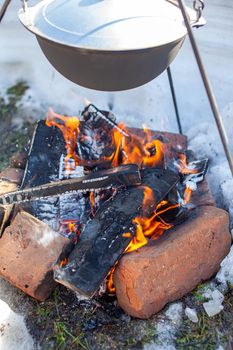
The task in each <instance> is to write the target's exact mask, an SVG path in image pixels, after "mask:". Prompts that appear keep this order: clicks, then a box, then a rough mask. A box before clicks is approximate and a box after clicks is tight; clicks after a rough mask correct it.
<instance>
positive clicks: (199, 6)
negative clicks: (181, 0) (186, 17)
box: [193, 0, 205, 20]
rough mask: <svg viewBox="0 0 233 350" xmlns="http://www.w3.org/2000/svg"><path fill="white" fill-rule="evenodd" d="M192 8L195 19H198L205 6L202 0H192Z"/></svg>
mask: <svg viewBox="0 0 233 350" xmlns="http://www.w3.org/2000/svg"><path fill="white" fill-rule="evenodd" d="M193 8H194V10H195V11H196V13H197V20H199V19H200V18H201V16H202V11H203V10H204V8H205V3H204V0H194V1H193Z"/></svg>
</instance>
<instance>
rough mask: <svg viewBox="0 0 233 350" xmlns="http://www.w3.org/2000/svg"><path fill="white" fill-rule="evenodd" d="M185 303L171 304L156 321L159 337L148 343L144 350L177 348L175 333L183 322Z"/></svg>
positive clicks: (171, 349)
mask: <svg viewBox="0 0 233 350" xmlns="http://www.w3.org/2000/svg"><path fill="white" fill-rule="evenodd" d="M182 316H183V305H182V303H181V302H178V303H172V304H170V305H169V306H168V307H167V309H166V310H165V311H164V312H163V313H162V317H160V319H159V320H158V321H157V322H156V324H155V328H156V334H157V337H158V338H157V339H156V341H155V342H153V343H149V344H146V345H145V346H144V348H143V350H175V345H174V340H175V335H176V332H177V330H178V329H179V327H180V326H181V323H182Z"/></svg>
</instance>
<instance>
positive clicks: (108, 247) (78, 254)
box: [54, 168, 178, 296]
mask: <svg viewBox="0 0 233 350" xmlns="http://www.w3.org/2000/svg"><path fill="white" fill-rule="evenodd" d="M177 181H178V176H177V175H176V174H175V173H174V172H172V171H169V170H160V169H154V168H152V169H145V170H143V173H142V184H141V185H140V186H135V187H131V188H128V189H126V190H124V191H121V192H118V193H117V194H116V196H115V197H114V198H112V199H111V200H109V201H107V202H105V203H104V204H103V205H102V206H101V207H100V208H99V210H98V211H97V213H96V215H95V217H94V219H93V220H91V221H89V222H88V223H87V224H86V226H85V228H84V230H83V231H82V233H81V235H80V239H79V241H78V243H77V245H76V246H75V248H74V250H73V251H72V252H71V254H70V255H69V257H68V263H67V264H66V265H65V266H63V267H60V266H59V264H57V266H56V268H55V271H54V278H55V279H56V280H57V281H58V282H60V283H62V284H64V285H66V286H68V287H69V288H71V289H73V290H75V291H78V292H79V293H82V294H84V295H87V296H93V295H94V293H95V292H96V291H97V290H98V288H99V286H100V284H101V283H102V282H103V280H104V279H105V277H106V276H107V274H108V272H109V270H110V269H111V268H112V267H113V266H114V264H115V263H116V261H117V260H118V259H119V258H120V257H121V255H122V254H123V252H124V251H125V249H126V247H127V246H128V244H129V242H130V241H131V239H132V238H133V236H134V235H135V231H136V229H135V226H134V224H133V222H132V220H133V219H134V218H135V217H136V216H140V215H145V216H147V217H149V216H150V215H151V214H152V213H153V211H154V208H155V206H156V204H158V203H159V202H160V201H161V200H162V199H163V198H164V197H165V196H166V195H167V194H168V192H169V191H170V190H171V189H172V188H173V187H174V186H175V184H176V183H177ZM145 186H147V187H150V188H151V189H152V191H153V194H154V199H153V201H152V202H151V205H150V206H147V211H146V212H143V208H142V204H143V199H144V191H145ZM128 232H129V233H130V234H131V238H129V237H125V236H123V233H128Z"/></svg>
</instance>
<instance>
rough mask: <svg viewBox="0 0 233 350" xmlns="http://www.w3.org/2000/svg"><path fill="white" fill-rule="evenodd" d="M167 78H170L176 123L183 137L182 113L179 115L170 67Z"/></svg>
mask: <svg viewBox="0 0 233 350" xmlns="http://www.w3.org/2000/svg"><path fill="white" fill-rule="evenodd" d="M167 76H168V81H169V85H170V89H171V94H172V100H173V105H174V109H175V113H176V121H177V125H178V130H179V133H180V134H181V135H183V131H182V126H181V121H180V113H179V109H178V104H177V99H176V93H175V88H174V83H173V79H172V72H171V68H170V66H169V67H167Z"/></svg>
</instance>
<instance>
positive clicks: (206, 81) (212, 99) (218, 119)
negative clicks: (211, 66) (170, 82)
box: [178, 0, 233, 176]
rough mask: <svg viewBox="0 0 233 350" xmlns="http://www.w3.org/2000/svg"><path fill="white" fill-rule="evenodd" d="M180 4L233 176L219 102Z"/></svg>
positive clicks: (231, 161) (232, 162) (181, 1)
mask: <svg viewBox="0 0 233 350" xmlns="http://www.w3.org/2000/svg"><path fill="white" fill-rule="evenodd" d="M178 3H179V6H180V10H181V12H182V15H183V18H184V22H185V25H186V28H187V31H188V35H189V39H190V42H191V45H192V49H193V52H194V55H195V58H196V61H197V65H198V68H199V70H200V74H201V77H202V80H203V83H204V86H205V89H206V93H207V96H208V99H209V103H210V106H211V109H212V112H213V115H214V118H215V122H216V124H217V128H218V131H219V135H220V138H221V141H222V145H223V148H224V151H225V155H226V157H227V160H228V164H229V167H230V170H231V174H232V176H233V159H232V156H231V153H230V149H229V146H228V145H229V141H228V138H227V134H226V130H225V127H224V124H223V120H222V117H221V115H220V113H219V110H218V106H217V102H216V99H215V96H214V93H213V91H212V88H211V84H210V81H209V79H208V77H207V74H206V71H205V68H204V65H203V62H202V59H201V56H200V53H199V49H198V47H197V44H196V40H195V38H194V35H193V31H192V28H191V25H190V23H189V18H188V14H187V12H186V10H185V5H184V1H183V0H178Z"/></svg>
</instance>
